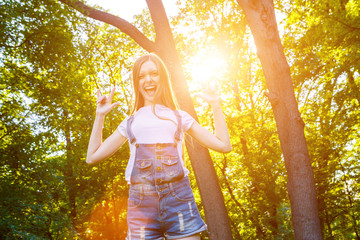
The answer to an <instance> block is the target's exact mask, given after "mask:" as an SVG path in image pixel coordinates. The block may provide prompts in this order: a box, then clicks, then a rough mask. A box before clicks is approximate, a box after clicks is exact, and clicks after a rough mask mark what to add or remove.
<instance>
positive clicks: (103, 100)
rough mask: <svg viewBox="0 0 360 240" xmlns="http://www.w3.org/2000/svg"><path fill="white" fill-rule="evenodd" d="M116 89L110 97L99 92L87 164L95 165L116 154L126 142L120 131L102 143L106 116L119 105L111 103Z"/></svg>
mask: <svg viewBox="0 0 360 240" xmlns="http://www.w3.org/2000/svg"><path fill="white" fill-rule="evenodd" d="M114 92H115V88H113V89H112V90H111V93H110V95H109V96H105V95H102V96H101V95H100V91H99V90H98V92H97V97H98V100H97V107H96V117H95V121H94V125H93V128H92V131H91V135H90V140H89V145H88V151H87V155H86V163H88V164H94V163H97V162H100V161H102V160H104V159H106V158H108V157H110V156H111V155H112V154H114V153H115V152H116V151H117V150H118V149H119V148H120V147H121V146H122V145H123V144H124V143H125V141H126V137H124V136H122V135H121V134H120V132H119V131H117V130H115V132H114V133H113V134H112V135H111V136H110V137H108V138H107V139H106V140H105V141H104V142H102V129H103V126H104V121H105V116H106V114H107V113H109V112H110V111H111V110H112V109H113V108H114V107H115V106H117V105H119V103H118V102H116V103H111V101H112V98H113V96H114Z"/></svg>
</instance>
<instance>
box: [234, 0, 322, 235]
mask: <svg viewBox="0 0 360 240" xmlns="http://www.w3.org/2000/svg"><path fill="white" fill-rule="evenodd" d="M237 2H238V3H239V5H240V6H241V7H242V8H243V10H244V12H245V16H246V19H247V21H248V24H249V26H250V29H251V32H252V34H253V36H254V39H255V44H256V48H257V51H258V56H259V58H260V61H261V64H262V67H263V71H264V75H265V78H266V83H267V85H268V89H269V94H268V97H269V100H270V102H271V105H272V108H273V112H274V116H275V121H276V125H277V129H278V134H279V138H280V143H281V149H282V152H283V155H284V159H285V166H286V170H287V175H288V193H289V197H290V204H291V212H292V223H293V227H294V232H295V239H307V240H309V239H322V233H321V226H320V221H319V216H318V206H317V200H316V191H315V181H314V174H313V170H312V168H311V162H310V157H309V154H308V149H307V144H306V140H305V135H304V123H303V121H302V119H301V117H300V113H299V110H298V105H297V102H296V99H295V94H294V88H293V85H292V81H291V76H290V69H289V66H288V63H287V61H286V59H285V55H284V52H283V48H282V45H281V41H280V37H279V32H278V29H277V24H276V19H275V12H274V5H273V2H272V1H271V0H237Z"/></svg>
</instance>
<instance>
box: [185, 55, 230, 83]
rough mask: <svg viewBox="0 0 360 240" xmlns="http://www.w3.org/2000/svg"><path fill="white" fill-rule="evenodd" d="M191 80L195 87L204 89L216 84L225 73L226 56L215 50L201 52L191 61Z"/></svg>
mask: <svg viewBox="0 0 360 240" xmlns="http://www.w3.org/2000/svg"><path fill="white" fill-rule="evenodd" d="M190 64H191V72H190V74H191V78H192V82H193V83H194V84H195V85H200V86H199V87H204V86H206V85H208V84H215V83H217V82H218V81H219V80H220V79H219V77H220V76H221V75H222V73H223V72H224V69H225V67H226V60H225V57H224V54H222V53H221V52H219V51H215V50H211V51H210V50H201V51H199V52H198V53H197V54H196V55H195V56H194V57H193V58H192V59H191V60H190Z"/></svg>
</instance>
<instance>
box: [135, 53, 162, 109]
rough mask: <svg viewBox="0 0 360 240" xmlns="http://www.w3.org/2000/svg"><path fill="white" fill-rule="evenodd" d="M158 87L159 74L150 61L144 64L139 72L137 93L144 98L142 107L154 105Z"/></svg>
mask: <svg viewBox="0 0 360 240" xmlns="http://www.w3.org/2000/svg"><path fill="white" fill-rule="evenodd" d="M159 86H160V74H159V72H158V69H157V67H156V64H155V63H154V62H152V61H151V60H149V61H146V62H144V63H143V64H142V65H141V68H140V72H139V92H140V94H141V95H142V96H143V98H144V106H147V105H151V104H153V103H154V100H155V95H156V93H157V91H159Z"/></svg>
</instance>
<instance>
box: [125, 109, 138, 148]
mask: <svg viewBox="0 0 360 240" xmlns="http://www.w3.org/2000/svg"><path fill="white" fill-rule="evenodd" d="M133 121H134V115H131V116H130V117H129V119H128V120H127V125H126V131H127V134H128V136H129V142H130V143H131V144H133V143H134V142H135V141H136V139H135V136H134V134H133V132H132V131H131V124H132V122H133Z"/></svg>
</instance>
